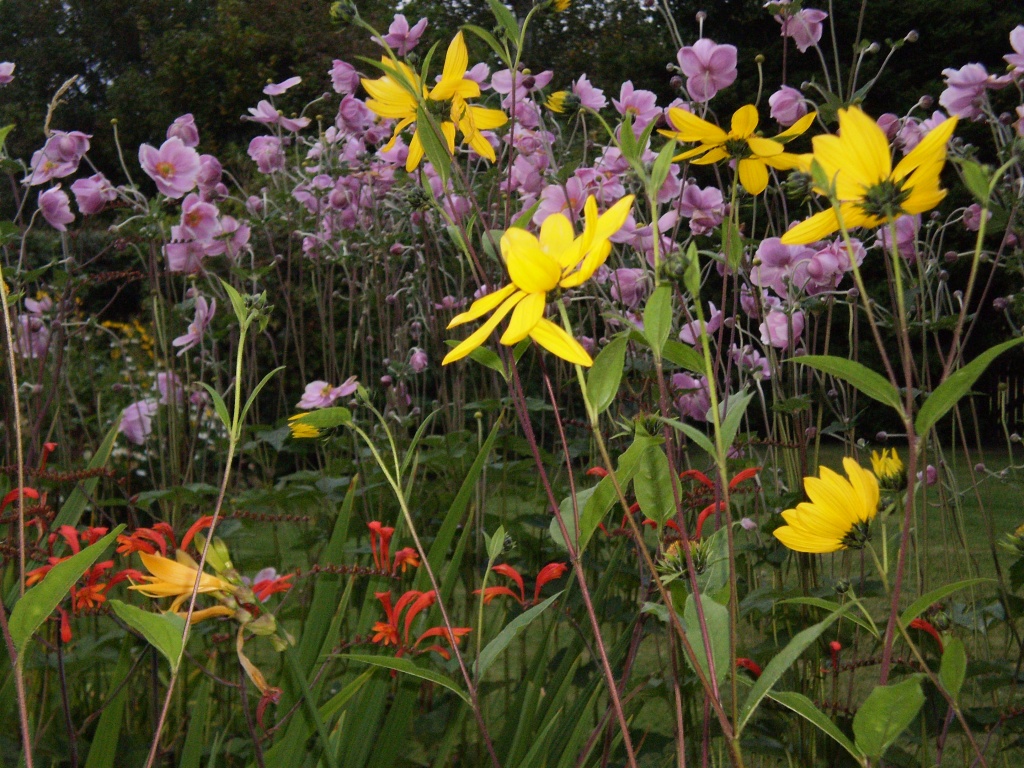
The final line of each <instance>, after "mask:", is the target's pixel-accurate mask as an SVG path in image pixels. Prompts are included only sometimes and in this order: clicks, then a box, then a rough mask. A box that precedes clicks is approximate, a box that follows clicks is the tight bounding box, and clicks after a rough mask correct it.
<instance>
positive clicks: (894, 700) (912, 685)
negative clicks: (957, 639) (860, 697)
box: [853, 675, 924, 760]
mask: <svg viewBox="0 0 1024 768" xmlns="http://www.w3.org/2000/svg"><path fill="white" fill-rule="evenodd" d="M923 704H924V693H922V692H921V680H920V677H919V676H918V675H915V676H913V677H909V678H907V679H906V680H903V681H902V682H899V683H896V684H895V685H876V686H875V690H873V691H872V692H871V693H870V695H869V696H868V697H867V699H866V700H865V701H864V703H863V704H861V706H860V708H859V709H858V710H857V714H855V715H854V716H853V736H854V742H855V743H856V745H857V748H858V749H859V750H860V751H861V752H863V753H864V754H865V755H866V756H867V757H869V758H871V759H872V760H878V759H879V758H881V757H882V755H884V754H885V750H887V749H888V748H889V746H890V745H891V744H892V743H893V742H894V741H896V739H897V738H898V737H899V735H900V734H901V733H903V731H905V730H906V729H907V727H908V726H909V725H910V724H911V723H912V722H913V721H914V718H915V717H917V713H918V711H920V709H921V706H922V705H923Z"/></svg>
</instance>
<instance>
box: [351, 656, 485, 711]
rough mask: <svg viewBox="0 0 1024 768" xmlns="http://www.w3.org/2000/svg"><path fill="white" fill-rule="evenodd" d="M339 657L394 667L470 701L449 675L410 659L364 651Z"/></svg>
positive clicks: (465, 700)
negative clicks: (446, 675) (376, 654)
mask: <svg viewBox="0 0 1024 768" xmlns="http://www.w3.org/2000/svg"><path fill="white" fill-rule="evenodd" d="M338 658H339V659H352V661H358V662H361V663H363V664H371V665H373V666H375V667H383V668H384V669H394V670H396V671H398V672H402V673H404V674H406V675H412V676H413V677H418V678H419V679H420V680H426V681H427V682H430V683H436V684H437V685H440V686H442V687H444V688H447V689H448V690H449V691H451V692H452V693H454V694H455V695H457V696H458V697H459V698H460V699H462V700H463V701H464V702H466V703H467V704H469V703H470V700H469V695H468V694H467V693H466V692H465V691H463V690H462V688H460V687H459V686H458V685H457V684H456V683H455V681H454V680H452V679H451V678H450V677H445V676H444V675H442V674H440V673H439V672H434V671H433V670H432V669H425V668H424V667H419V666H417V665H416V664H414V663H413V662H412V660H411V659H404V658H397V659H396V658H395V657H393V656H371V655H369V654H364V653H343V654H341V655H340V656H338Z"/></svg>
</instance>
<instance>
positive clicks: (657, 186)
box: [647, 139, 676, 200]
mask: <svg viewBox="0 0 1024 768" xmlns="http://www.w3.org/2000/svg"><path fill="white" fill-rule="evenodd" d="M675 153H676V142H675V140H674V139H669V141H668V143H667V144H666V145H665V146H663V147H662V148H661V151H660V152H659V153H658V157H657V159H656V160H655V161H654V165H653V166H651V183H650V186H649V187H648V188H647V196H648V197H649V198H650V199H651V200H656V199H657V197H658V192H659V191H660V190H661V185H662V184H664V183H665V179H667V178H668V172H669V170H670V169H671V168H672V155H674V154H675Z"/></svg>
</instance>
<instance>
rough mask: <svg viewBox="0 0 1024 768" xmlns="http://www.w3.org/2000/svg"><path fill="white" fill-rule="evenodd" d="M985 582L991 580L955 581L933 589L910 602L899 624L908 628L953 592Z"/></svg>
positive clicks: (901, 615)
mask: <svg viewBox="0 0 1024 768" xmlns="http://www.w3.org/2000/svg"><path fill="white" fill-rule="evenodd" d="M986 581H993V580H992V579H984V578H974V579H964V580H963V581H957V582H954V583H953V584H944V585H942V586H941V587H937V588H936V589H933V590H932V591H931V592H928V593H926V594H924V595H921V597H919V598H917V600H915V601H914V602H912V603H911V604H910V605H909V606H908V607H907V608H906V609H905V610H904V611H903V613H901V614H900V624H902V625H903V626H904V627H906V626H908V625H909V624H910V622H912V621H913V620H914V619H916V618H917V617H918V616H920V615H921V614H922V613H924V612H925V611H926V610H928V608H929V607H930V606H932V605H933V604H935V603H937V602H939V601H940V600H943V599H944V598H947V597H949V596H950V595H952V594H953V593H954V592H959V591H960V590H961V589H967V588H968V587H973V586H975V585H977V584H983V583H985V582H986Z"/></svg>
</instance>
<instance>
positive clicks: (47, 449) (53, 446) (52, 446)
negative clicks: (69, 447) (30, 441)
mask: <svg viewBox="0 0 1024 768" xmlns="http://www.w3.org/2000/svg"><path fill="white" fill-rule="evenodd" d="M55 450H57V443H43V455H42V456H40V457H39V471H40V472H42V471H43V470H44V469H46V462H47V461H48V460H49V458H50V454H51V453H53V452H54V451H55Z"/></svg>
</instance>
